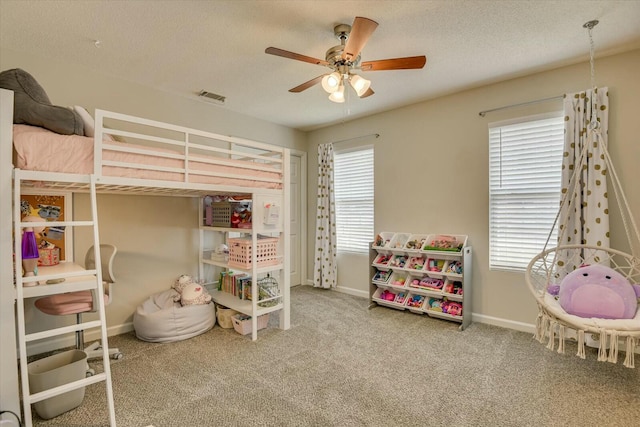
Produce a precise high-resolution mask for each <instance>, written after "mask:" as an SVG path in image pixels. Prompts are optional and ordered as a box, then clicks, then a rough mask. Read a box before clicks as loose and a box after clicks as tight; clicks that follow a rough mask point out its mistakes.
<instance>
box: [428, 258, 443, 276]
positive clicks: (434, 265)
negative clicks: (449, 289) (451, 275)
mask: <svg viewBox="0 0 640 427" xmlns="http://www.w3.org/2000/svg"><path fill="white" fill-rule="evenodd" d="M443 268H444V260H443V259H433V258H429V259H428V260H427V270H428V271H431V272H434V273H442V269H443Z"/></svg>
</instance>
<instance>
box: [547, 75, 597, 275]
mask: <svg viewBox="0 0 640 427" xmlns="http://www.w3.org/2000/svg"><path fill="white" fill-rule="evenodd" d="M564 115H565V127H564V159H563V162H562V193H563V197H566V199H565V200H564V203H563V204H562V206H561V207H560V218H559V219H560V222H559V224H560V228H559V236H558V238H559V242H558V244H559V245H592V246H602V247H603V248H608V247H609V201H608V199H607V174H608V170H607V164H606V162H605V159H604V150H605V149H606V146H607V140H608V131H609V94H608V88H606V87H604V88H595V89H590V90H586V91H584V92H579V93H574V94H567V95H565V97H564ZM580 165H581V166H580ZM576 168H580V169H581V170H579V171H577V172H576V175H575V177H574V178H573V179H574V182H573V183H571V184H570V180H571V177H572V175H573V173H574V170H576ZM574 184H575V185H574ZM565 194H566V196H565ZM567 261H568V258H567ZM567 264H568V263H567ZM567 264H565V265H566V268H567V272H569V271H571V270H573V268H575V267H578V266H573V265H567ZM561 265H562V264H561Z"/></svg>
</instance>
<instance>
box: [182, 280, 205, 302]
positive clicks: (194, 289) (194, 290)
mask: <svg viewBox="0 0 640 427" xmlns="http://www.w3.org/2000/svg"><path fill="white" fill-rule="evenodd" d="M210 302H211V295H209V292H207V290H206V289H205V288H204V287H203V286H202V285H199V284H197V283H190V284H188V285H187V286H186V287H185V288H184V289H183V290H182V298H181V299H180V304H182V306H183V307H184V306H186V305H200V304H209V303H210Z"/></svg>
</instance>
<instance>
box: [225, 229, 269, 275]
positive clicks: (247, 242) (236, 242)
mask: <svg viewBox="0 0 640 427" xmlns="http://www.w3.org/2000/svg"><path fill="white" fill-rule="evenodd" d="M278 240H279V239H278V237H263V236H258V241H257V242H256V264H257V265H258V266H259V267H264V266H267V265H275V264H278V255H277V252H278ZM252 260H253V254H252V248H251V238H248V237H240V238H230V239H229V266H230V267H239V268H251V267H252V266H253V263H252Z"/></svg>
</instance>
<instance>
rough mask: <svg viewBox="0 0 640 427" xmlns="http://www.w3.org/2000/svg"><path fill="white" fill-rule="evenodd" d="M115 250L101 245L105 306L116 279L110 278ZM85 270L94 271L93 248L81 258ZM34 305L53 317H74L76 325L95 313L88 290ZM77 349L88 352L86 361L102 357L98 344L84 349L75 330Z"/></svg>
mask: <svg viewBox="0 0 640 427" xmlns="http://www.w3.org/2000/svg"><path fill="white" fill-rule="evenodd" d="M117 251H118V249H117V248H116V247H115V246H113V245H107V244H102V245H100V258H101V259H100V266H101V268H102V283H103V288H104V292H105V294H104V305H105V306H107V305H108V304H109V303H110V302H111V300H112V298H113V294H112V291H113V289H112V286H111V285H112V284H113V283H115V281H116V279H115V277H114V275H113V259H114V258H115V256H116V252H117ZM84 267H85V268H86V269H87V270H93V269H95V268H96V261H95V257H94V252H93V246H92V247H90V248H89V250H88V251H87V254H86V255H85V258H84ZM35 306H36V307H37V308H38V309H39V310H40V311H42V312H43V313H46V314H50V315H53V316H64V315H68V314H75V315H76V322H77V323H82V313H90V312H95V311H97V307H94V306H93V296H92V293H91V291H78V292H69V293H66V294H57V295H51V296H47V297H44V298H40V299H38V300H36V302H35ZM76 348H77V349H79V350H84V351H85V353H87V359H95V358H97V357H102V350H101V348H102V347H101V344H100V341H96V342H94V343H93V344H91V345H90V346H88V347H86V348H85V347H84V331H76ZM109 355H110V356H111V358H113V359H121V358H122V357H123V355H122V353H120V351H119V350H118V349H117V348H110V349H109Z"/></svg>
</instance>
